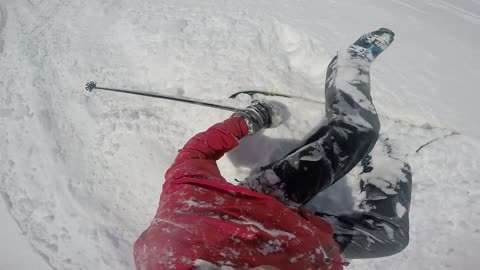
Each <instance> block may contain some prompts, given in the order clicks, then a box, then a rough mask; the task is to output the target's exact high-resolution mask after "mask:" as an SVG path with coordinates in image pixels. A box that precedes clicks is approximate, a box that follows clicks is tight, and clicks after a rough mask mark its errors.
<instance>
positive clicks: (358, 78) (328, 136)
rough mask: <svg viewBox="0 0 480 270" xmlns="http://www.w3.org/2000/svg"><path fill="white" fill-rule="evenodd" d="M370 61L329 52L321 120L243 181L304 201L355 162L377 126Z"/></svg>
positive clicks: (289, 199)
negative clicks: (306, 135)
mask: <svg viewBox="0 0 480 270" xmlns="http://www.w3.org/2000/svg"><path fill="white" fill-rule="evenodd" d="M372 61H373V60H371V59H369V58H367V57H365V56H363V55H361V54H359V53H358V52H352V51H350V50H349V51H348V52H346V53H344V54H340V55H337V56H336V57H334V58H333V60H332V61H331V62H330V64H329V66H328V70H327V80H326V84H325V98H326V104H325V107H326V116H327V121H326V123H325V124H324V125H323V126H321V127H320V128H319V129H318V130H317V131H316V132H315V133H314V134H313V135H312V136H310V137H309V138H308V139H307V140H306V141H305V143H303V144H302V145H301V146H300V147H298V148H297V149H295V150H293V151H292V152H290V153H289V154H288V155H286V156H285V157H284V158H282V159H280V160H278V161H276V162H274V163H272V164H270V165H268V166H266V167H264V168H262V171H261V172H260V173H259V174H257V175H253V176H251V177H248V178H247V179H246V180H245V181H244V182H243V183H242V185H243V186H247V187H249V188H251V189H252V190H255V191H257V192H261V193H265V194H269V195H271V196H274V197H276V198H278V199H279V200H281V201H283V202H285V203H286V204H291V203H292V202H293V203H295V204H304V203H306V202H307V201H309V200H310V199H312V198H313V197H314V196H315V195H316V194H317V193H319V192H320V191H322V190H324V189H326V188H327V187H329V186H330V185H332V184H333V183H335V182H336V181H337V180H338V179H340V178H342V177H343V176H344V175H345V174H346V173H348V172H349V171H350V170H351V169H352V168H353V167H354V166H355V165H356V164H357V163H358V162H360V160H362V159H363V158H364V157H365V156H366V155H367V154H368V153H369V152H370V151H371V149H372V148H373V146H374V145H375V142H376V141H377V138H378V132H379V129H380V122H379V119H378V115H377V112H376V110H375V107H374V106H373V103H372V98H371V95H370V64H371V62H372Z"/></svg>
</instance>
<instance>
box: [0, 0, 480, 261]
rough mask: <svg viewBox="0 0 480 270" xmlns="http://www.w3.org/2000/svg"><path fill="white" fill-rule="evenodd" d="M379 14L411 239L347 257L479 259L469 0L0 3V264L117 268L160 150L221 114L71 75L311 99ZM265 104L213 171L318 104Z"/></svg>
mask: <svg viewBox="0 0 480 270" xmlns="http://www.w3.org/2000/svg"><path fill="white" fill-rule="evenodd" d="M379 27H388V28H391V29H392V30H394V31H395V32H396V34H397V36H396V41H395V42H394V44H393V45H392V46H391V47H390V48H389V49H388V51H387V52H385V53H384V54H383V55H382V56H380V58H379V59H378V60H377V62H376V63H375V64H374V66H373V68H372V81H373V97H374V102H375V104H376V107H377V109H378V111H379V113H380V114H381V115H383V117H382V124H383V127H382V132H385V133H388V135H389V136H390V137H391V140H392V141H393V142H394V144H395V145H396V146H397V147H398V148H399V149H400V150H401V151H402V153H403V154H405V155H407V158H408V160H409V161H410V163H411V165H412V167H413V170H414V191H413V192H414V193H413V202H412V212H411V242H410V246H409V247H408V248H407V249H406V250H405V251H404V252H402V253H401V254H398V255H395V256H392V257H389V258H385V259H377V260H359V261H353V263H352V265H351V266H350V267H349V269H354V270H360V269H408V270H411V269H450V268H452V269H478V265H479V264H480V258H479V256H478V255H477V254H476V249H477V247H478V246H479V245H480V225H479V224H480V207H479V206H478V202H479V201H480V177H479V176H478V174H477V173H478V171H479V169H480V157H479V154H478V153H480V126H479V124H478V120H475V119H476V116H477V115H478V114H479V113H480V109H479V108H478V105H477V103H478V99H479V98H480V94H479V93H478V91H479V90H478V84H477V78H478V74H480V51H479V50H478V44H479V42H480V2H479V1H478V0H455V1H454V0H450V1H447V0H423V1H418V0H386V1H380V0H377V1H374V0H364V1H354V0H349V1H315V0H297V1H287V0H277V1H258V0H252V1H233V0H232V1H196V0H189V1H187V0H185V1H173V0H172V1H166V0H165V1H156V0H142V1H127V0H102V1H96V0H95V1H94V0H85V1H60V0H49V1H42V0H15V1H13V0H12V1H9V0H0V155H1V156H0V194H1V197H2V199H3V200H1V201H0V203H2V205H1V206H0V231H1V232H0V243H2V245H3V246H2V247H1V248H0V269H1V270H3V269H50V268H52V269H132V268H133V267H134V265H133V258H132V243H133V241H134V240H135V239H136V237H138V235H139V234H140V233H141V232H142V230H144V229H145V228H146V227H147V226H148V224H149V222H150V220H151V218H152V217H153V214H154V211H155V210H156V207H157V203H158V196H159V194H160V192H161V185H162V182H163V174H164V172H165V169H166V168H168V166H169V165H170V163H171V162H172V160H173V158H174V156H175V153H176V150H177V149H178V148H179V147H180V146H181V145H183V143H185V142H186V140H187V139H189V138H190V137H191V136H192V135H194V134H195V133H196V132H199V131H202V130H203V129H205V128H206V127H208V126H209V125H211V124H213V123H215V122H216V121H220V120H223V118H225V117H227V116H228V115H229V113H228V112H223V111H218V110H214V109H210V108H204V107H196V106H193V105H184V104H178V103H173V102H171V101H159V100H154V99H148V98H141V97H132V96H125V95H120V94H114V93H106V92H94V93H91V94H88V93H87V92H86V91H84V90H83V85H84V84H85V82H86V81H88V80H96V81H97V83H98V85H100V86H110V87H121V88H140V89H151V90H158V91H160V90H162V89H166V88H168V89H167V90H164V91H161V92H162V93H165V94H171V95H185V96H192V97H197V98H200V99H205V100H211V101H216V102H222V103H230V104H240V103H241V104H244V103H245V102H244V101H245V100H240V101H227V100H225V98H226V97H227V96H228V95H229V94H231V93H233V92H235V91H238V90H241V89H268V90H274V91H278V92H282V93H290V94H296V95H301V96H304V97H308V98H313V99H318V100H322V99H323V83H324V73H325V70H326V65H327V64H328V62H329V60H330V58H331V57H332V56H334V55H335V54H336V52H337V51H338V50H341V49H344V48H346V46H347V45H348V44H349V43H351V42H353V41H354V40H355V39H356V38H357V37H358V36H359V35H361V34H363V33H364V32H368V31H371V30H375V29H377V28H379ZM279 100H280V99H279ZM242 101H243V102H242ZM280 101H283V102H285V104H286V105H287V106H288V109H289V111H290V114H291V117H290V119H289V120H288V121H287V122H286V123H285V124H284V125H282V126H281V127H279V128H277V129H274V130H269V131H266V132H265V133H263V134H259V135H256V136H255V137H252V138H249V139H248V140H246V141H245V142H243V143H242V146H243V147H241V148H240V149H238V150H237V151H235V152H234V153H232V154H230V155H228V156H227V157H226V158H224V159H222V161H221V169H222V172H224V175H225V176H226V177H227V178H229V179H232V180H233V179H234V178H239V179H240V178H241V177H243V176H245V175H248V173H249V171H250V169H254V168H256V167H258V166H260V165H263V164H265V163H266V162H267V161H268V160H270V159H272V158H275V157H278V156H279V155H281V154H282V153H285V152H286V151H288V150H289V147H292V145H293V143H294V142H295V141H298V140H300V139H301V138H302V137H303V136H305V134H306V133H307V132H308V131H310V130H311V129H312V128H313V127H314V126H315V125H317V124H318V123H319V121H320V118H321V116H322V115H323V111H322V110H323V108H322V107H321V106H318V105H315V104H309V103H305V102H303V103H301V104H300V103H299V102H293V101H289V100H280ZM457 133H458V134H457ZM452 134H453V135H452ZM437 138H439V139H438V140H436V141H435V142H433V143H431V144H429V145H428V146H426V147H424V148H423V149H422V150H420V151H419V152H418V153H417V152H416V150H417V149H418V148H419V147H420V146H421V145H423V144H425V143H427V142H429V141H431V140H435V139H437ZM345 182H346V181H345ZM339 184H342V183H339ZM343 184H344V183H343ZM330 195H331V194H330ZM8 212H9V214H7V213H8Z"/></svg>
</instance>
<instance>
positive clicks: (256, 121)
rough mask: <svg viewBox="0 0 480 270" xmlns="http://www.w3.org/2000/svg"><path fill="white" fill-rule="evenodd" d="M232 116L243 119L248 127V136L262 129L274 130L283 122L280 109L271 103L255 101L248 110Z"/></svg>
mask: <svg viewBox="0 0 480 270" xmlns="http://www.w3.org/2000/svg"><path fill="white" fill-rule="evenodd" d="M232 116H237V117H241V118H243V119H244V120H245V122H246V123H247V126H248V135H252V134H254V133H256V132H258V131H260V130H261V129H262V128H274V127H277V126H279V125H280V124H281V123H282V122H283V118H282V115H281V112H280V109H279V108H278V107H277V106H276V105H274V104H273V103H271V102H268V101H258V100H254V101H253V102H252V104H250V106H248V107H247V108H245V109H243V110H241V111H238V112H235V113H234V114H233V115H232Z"/></svg>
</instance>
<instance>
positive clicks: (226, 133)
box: [165, 117, 248, 181]
mask: <svg viewBox="0 0 480 270" xmlns="http://www.w3.org/2000/svg"><path fill="white" fill-rule="evenodd" d="M247 134H248V128H247V124H246V122H245V120H244V119H243V118H241V117H230V118H229V119H227V120H225V121H223V122H220V123H217V124H215V125H213V126H212V127H210V128H209V129H207V130H206V131H204V132H201V133H199V134H197V135H195V136H194V137H193V138H191V139H190V140H189V141H188V142H187V143H186V144H185V146H184V147H183V148H182V149H180V150H179V152H178V155H177V157H176V158H175V161H174V162H173V164H172V166H171V167H170V169H168V171H167V173H166V174H165V180H166V181H172V180H174V179H178V178H182V177H190V178H197V179H205V180H222V179H223V178H221V175H220V172H219V171H218V167H217V163H216V161H217V160H219V159H220V158H221V157H222V156H223V155H224V154H225V153H226V152H228V151H230V150H232V149H233V148H235V147H236V146H237V145H238V140H239V139H241V138H243V137H245V136H246V135H247Z"/></svg>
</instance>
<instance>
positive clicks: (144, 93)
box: [85, 81, 243, 112]
mask: <svg viewBox="0 0 480 270" xmlns="http://www.w3.org/2000/svg"><path fill="white" fill-rule="evenodd" d="M93 89H98V90H103V91H112V92H118V93H125V94H132V95H138V96H145V97H153V98H161V99H168V100H173V101H179V102H185V103H190V104H195V105H201V106H206V107H211V108H215V109H221V110H226V111H232V112H236V111H242V110H243V109H239V108H235V107H230V106H225V105H220V104H216V103H211V102H206V101H202V100H198V99H193V98H187V97H175V96H169V95H162V94H157V93H152V92H147V91H139V90H129V89H116V88H107V87H98V86H97V84H96V83H95V82H93V81H91V82H88V83H87V84H86V85H85V90H87V91H88V92H92V90H93Z"/></svg>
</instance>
